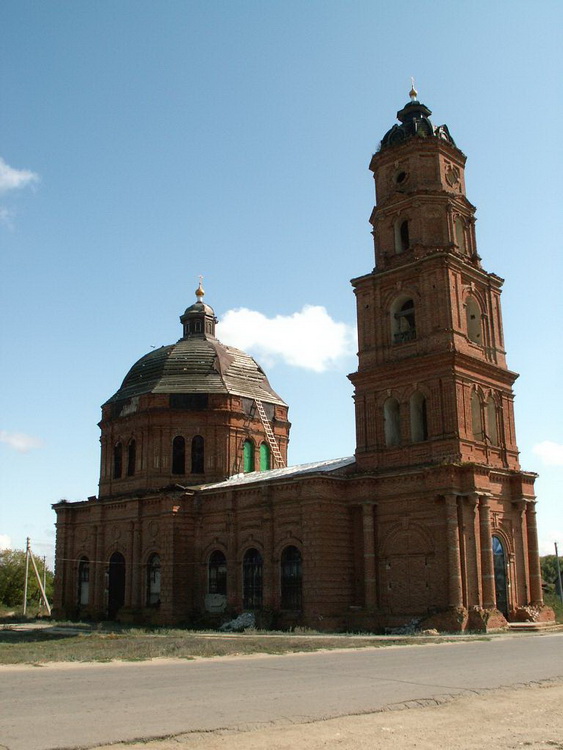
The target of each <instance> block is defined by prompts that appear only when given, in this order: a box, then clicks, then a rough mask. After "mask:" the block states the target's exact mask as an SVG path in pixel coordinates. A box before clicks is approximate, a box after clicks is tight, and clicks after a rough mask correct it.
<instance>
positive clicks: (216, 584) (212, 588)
mask: <svg viewBox="0 0 563 750" xmlns="http://www.w3.org/2000/svg"><path fill="white" fill-rule="evenodd" d="M207 571H208V576H207V581H208V592H209V593H210V594H226V593H227V558H226V557H225V555H224V554H223V553H222V552H221V550H218V549H216V550H215V552H212V553H211V555H210V556H209V563H208V566H207Z"/></svg>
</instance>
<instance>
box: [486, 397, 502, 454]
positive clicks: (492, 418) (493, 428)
mask: <svg viewBox="0 0 563 750" xmlns="http://www.w3.org/2000/svg"><path fill="white" fill-rule="evenodd" d="M485 412H486V416H487V437H488V438H489V442H490V443H491V445H498V444H499V440H498V423H497V405H496V403H495V400H494V398H493V397H492V396H489V398H488V399H487V404H486V407H485Z"/></svg>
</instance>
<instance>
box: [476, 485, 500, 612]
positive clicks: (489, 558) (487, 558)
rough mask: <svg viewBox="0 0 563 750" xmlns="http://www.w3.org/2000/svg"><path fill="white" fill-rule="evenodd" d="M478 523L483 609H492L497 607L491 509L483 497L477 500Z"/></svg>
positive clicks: (486, 499)
mask: <svg viewBox="0 0 563 750" xmlns="http://www.w3.org/2000/svg"><path fill="white" fill-rule="evenodd" d="M479 523H480V532H481V533H480V536H481V581H482V586H483V607H485V609H492V608H493V607H496V605H497V599H496V594H495V566H494V561H493V538H492V534H491V509H490V507H489V499H488V497H486V496H485V495H483V496H481V497H480V498H479Z"/></svg>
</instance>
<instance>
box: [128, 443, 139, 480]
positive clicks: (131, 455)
mask: <svg viewBox="0 0 563 750" xmlns="http://www.w3.org/2000/svg"><path fill="white" fill-rule="evenodd" d="M136 460H137V444H136V442H135V441H134V440H131V441H130V443H129V445H128V447H127V476H128V477H132V476H133V475H134V474H135V462H136Z"/></svg>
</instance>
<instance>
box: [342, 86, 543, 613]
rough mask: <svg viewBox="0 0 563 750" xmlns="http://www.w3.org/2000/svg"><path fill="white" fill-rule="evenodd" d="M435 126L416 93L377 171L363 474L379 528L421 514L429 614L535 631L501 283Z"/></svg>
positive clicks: (366, 291)
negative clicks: (377, 487)
mask: <svg viewBox="0 0 563 750" xmlns="http://www.w3.org/2000/svg"><path fill="white" fill-rule="evenodd" d="M431 114H432V113H431V112H430V110H429V109H428V108H427V107H426V106H425V105H424V104H422V103H420V102H419V101H418V99H417V92H416V91H415V89H414V86H413V88H412V90H411V92H410V101H409V102H408V104H406V106H405V107H403V109H401V110H400V111H399V112H398V113H397V118H398V120H399V124H396V125H394V126H393V127H392V128H391V130H389V131H388V132H387V133H386V135H385V136H384V137H383V139H382V141H381V145H380V147H379V150H378V151H377V153H376V154H375V155H374V156H373V157H372V160H371V163H370V170H371V171H372V172H373V175H374V179H375V187H376V201H377V203H376V206H375V208H374V209H373V212H372V214H371V218H370V223H371V224H372V226H373V236H374V243H375V268H374V270H373V271H372V272H371V273H369V274H366V275H365V276H361V277H359V278H356V279H353V280H352V285H353V287H354V290H355V294H356V297H357V318H358V340H359V343H358V348H359V351H358V359H359V362H358V370H357V372H355V373H353V374H352V375H350V379H351V381H352V383H353V385H354V388H355V395H354V399H355V409H356V435H357V440H356V454H355V455H356V461H357V465H358V468H359V469H360V470H361V471H363V472H370V473H372V472H375V474H376V475H377V476H378V477H379V478H380V482H381V488H382V489H381V493H380V496H381V499H380V501H379V502H378V513H379V515H380V516H382V517H385V514H386V513H387V516H388V517H389V518H391V515H392V513H393V510H392V508H393V507H395V508H396V512H397V513H398V514H399V515H401V516H402V518H401V519H399V518H398V519H397V523H399V522H400V523H408V520H406V519H408V517H409V513H410V510H409V508H410V507H413V506H412V504H411V505H410V506H409V502H410V501H412V502H416V511H415V512H416V513H417V514H418V517H419V521H420V524H421V528H422V525H423V526H424V527H425V529H426V530H427V531H428V533H427V539H429V540H431V539H433V542H431V541H429V542H428V547H429V550H430V549H431V550H432V555H433V556H434V557H433V559H434V560H435V564H437V566H439V567H440V568H441V570H445V571H447V573H444V574H443V575H444V578H443V587H442V585H441V584H440V583H439V582H438V583H437V582H436V580H434V581H431V582H430V584H428V583H427V584H426V587H427V588H428V589H429V587H433V590H434V593H433V594H432V596H430V595H429V597H430V598H429V600H428V601H427V602H425V606H428V607H429V609H432V608H434V609H440V608H441V607H442V608H443V607H449V608H450V610H451V609H455V610H456V611H457V613H456V615H455V617H456V618H457V619H458V620H459V619H460V618H465V627H469V626H470V625H471V627H473V626H474V625H475V623H472V624H470V625H467V621H468V613H469V611H470V610H472V609H474V610H475V609H476V610H479V611H480V612H483V611H485V610H487V611H488V612H489V614H487V615H486V617H485V616H483V617H485V620H488V619H489V618H490V612H492V611H494V612H499V613H502V616H504V617H505V618H506V619H527V615H526V614H524V615H523V614H522V611H523V609H522V608H523V607H526V606H528V605H533V606H534V607H535V608H536V609H535V610H534V611H535V613H536V614H535V615H534V617H540V618H541V617H543V615H541V612H543V611H544V610H543V609H542V592H541V576H540V569H539V558H538V550H537V533H536V525H535V496H534V488H533V484H534V477H535V475H533V474H529V473H524V472H521V471H520V466H519V463H518V448H517V445H516V436H515V426H514V412H513V398H514V396H513V391H512V386H513V383H514V381H515V380H516V378H517V375H516V374H515V373H513V372H511V371H510V370H509V369H508V368H507V366H506V359H505V349H504V339H503V330H502V318H501V306H500V294H501V286H502V283H503V280H502V279H501V278H499V277H498V276H496V275H495V274H493V273H487V272H486V271H485V270H483V268H482V266H481V259H480V257H479V255H478V253H477V246H476V241H475V218H474V214H475V207H474V206H473V205H472V204H471V203H470V202H469V201H468V199H467V197H466V191H465V174H464V169H465V161H466V157H465V156H464V154H463V153H462V152H461V151H460V150H459V148H458V147H457V146H456V144H455V142H454V140H453V138H452V136H451V135H450V133H449V131H448V128H447V127H446V126H445V125H441V126H438V127H435V126H434V125H433V124H432V123H431V121H430V119H429V118H430V115H431ZM415 475H416V476H417V477H418V478H417V480H416V482H415V481H414V477H415ZM409 476H410V477H411V480H412V483H411V484H410V485H409V481H410V480H409V479H408V477H409ZM401 485H402V486H403V489H401ZM405 488H406V489H405ZM406 493H410V496H407V495H406ZM409 497H410V500H409ZM413 512H414V511H413ZM421 533H422V532H421ZM425 533H426V532H425ZM429 554H430V552H429ZM427 559H430V558H427ZM386 575H387V574H386ZM389 575H390V574H389ZM393 586H395V588H396V587H397V584H395V583H393V582H392V581H391V579H389V583H388V584H386V588H388V589H389V591H390V592H391V591H392V590H393ZM442 588H443V591H442V593H440V589H442ZM389 596H391V594H389ZM526 611H527V610H526ZM460 612H461V613H462V614H460ZM463 613H465V614H463ZM549 617H550V615H549V614H548V615H547V618H548V619H549ZM499 618H500V620H502V617H501V616H500V615H499ZM493 619H494V618H493ZM491 622H493V620H491ZM446 624H447V623H446Z"/></svg>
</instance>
